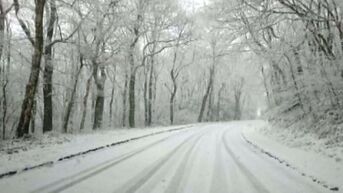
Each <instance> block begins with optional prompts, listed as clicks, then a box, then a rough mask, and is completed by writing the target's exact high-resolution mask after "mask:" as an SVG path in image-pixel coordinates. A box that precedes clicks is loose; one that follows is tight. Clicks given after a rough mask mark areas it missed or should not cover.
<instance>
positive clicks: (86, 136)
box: [0, 125, 191, 174]
mask: <svg viewBox="0 0 343 193" xmlns="http://www.w3.org/2000/svg"><path fill="white" fill-rule="evenodd" d="M189 126H191V125H189ZM180 127H182V126H173V127H155V128H144V129H114V130H98V131H94V132H87V133H80V134H60V133H48V134H46V135H43V136H41V137H40V138H28V139H24V140H7V141H1V142H0V174H2V173H5V172H8V171H12V170H18V169H23V168H25V167H32V166H34V165H37V164H41V163H44V162H49V161H55V160H57V159H59V158H61V157H64V156H67V155H72V154H76V153H79V152H83V151H87V150H89V149H93V148H97V147H100V146H104V145H108V144H111V143H114V142H118V141H122V140H127V139H131V138H135V137H140V136H143V135H148V134H152V133H156V132H161V131H168V130H172V129H177V128H180ZM183 127H185V126H183Z"/></svg>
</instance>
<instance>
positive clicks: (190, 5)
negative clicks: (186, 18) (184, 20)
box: [179, 0, 209, 12]
mask: <svg viewBox="0 0 343 193" xmlns="http://www.w3.org/2000/svg"><path fill="white" fill-rule="evenodd" d="M208 1H209V0H179V2H180V4H181V5H182V6H183V7H184V9H185V10H187V11H190V12H191V11H196V10H197V9H199V8H200V7H202V6H204V4H205V3H208Z"/></svg>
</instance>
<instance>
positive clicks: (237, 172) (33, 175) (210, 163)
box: [0, 123, 330, 193]
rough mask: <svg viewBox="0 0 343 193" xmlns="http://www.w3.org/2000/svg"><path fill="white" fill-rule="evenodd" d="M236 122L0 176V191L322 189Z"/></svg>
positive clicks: (261, 192)
mask: <svg viewBox="0 0 343 193" xmlns="http://www.w3.org/2000/svg"><path fill="white" fill-rule="evenodd" d="M241 130H242V127H239V124H235V123H218V124H204V125H199V126H195V127H193V128H191V129H186V130H182V131H176V132H172V133H163V134H160V135H156V136H152V137H148V138H144V139H141V140H137V141H133V142H129V143H127V144H123V145H120V146H115V147H112V148H107V149H103V150H100V151H97V152H94V153H90V154H87V155H85V156H83V157H77V158H74V159H70V160H65V161H62V162H58V163H56V164H54V165H51V166H50V167H42V168H39V169H35V170H31V171H28V172H24V173H21V174H18V175H15V176H12V177H8V178H4V179H0V188H1V189H0V192H4V193H5V192H6V193H12V192H13V193H21V192H25V193H26V192H32V193H40V192H68V193H72V192H73V193H77V192H80V193H107V192H108V193H117V192H118V193H133V192H142V193H163V192H165V193H177V192H183V193H231V192H232V193H240V192H241V193H269V192H270V193H325V192H330V191H329V190H327V189H325V188H323V187H321V186H319V185H318V184H316V183H314V182H312V181H310V180H309V179H308V178H306V177H304V176H302V175H300V174H299V173H297V172H295V171H294V170H291V169H289V168H288V167H286V166H285V165H282V164H280V163H278V162H277V161H275V160H273V159H270V158H268V156H266V155H265V154H263V153H261V152H259V151H258V150H256V149H255V148H254V147H252V146H251V145H250V144H248V143H247V142H246V141H245V140H244V138H243V136H242V132H241Z"/></svg>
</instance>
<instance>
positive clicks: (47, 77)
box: [43, 0, 57, 133]
mask: <svg viewBox="0 0 343 193" xmlns="http://www.w3.org/2000/svg"><path fill="white" fill-rule="evenodd" d="M56 14H57V9H56V3H55V0H50V17H49V23H48V30H47V38H46V44H47V46H45V55H44V58H45V68H44V73H43V78H44V82H43V84H44V85H43V99H44V118H43V133H45V132H48V131H52V128H53V119H52V118H53V104H52V76H53V70H54V69H53V65H52V46H51V45H50V44H51V42H52V38H53V36H54V28H55V27H54V26H55V22H56V19H57V15H56Z"/></svg>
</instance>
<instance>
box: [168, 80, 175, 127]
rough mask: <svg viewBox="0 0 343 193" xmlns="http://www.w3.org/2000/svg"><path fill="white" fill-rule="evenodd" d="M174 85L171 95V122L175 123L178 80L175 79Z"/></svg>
mask: <svg viewBox="0 0 343 193" xmlns="http://www.w3.org/2000/svg"><path fill="white" fill-rule="evenodd" d="M173 82H174V83H173V84H174V86H173V91H172V93H171V95H170V104H169V105H170V124H171V125H173V124H174V106H175V96H176V92H177V86H176V81H173Z"/></svg>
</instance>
